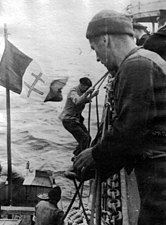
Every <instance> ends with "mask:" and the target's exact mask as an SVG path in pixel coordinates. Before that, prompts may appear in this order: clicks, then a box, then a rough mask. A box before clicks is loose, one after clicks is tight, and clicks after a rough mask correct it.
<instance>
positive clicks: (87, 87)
mask: <svg viewBox="0 0 166 225" xmlns="http://www.w3.org/2000/svg"><path fill="white" fill-rule="evenodd" d="M88 89H89V86H87V85H83V84H80V90H81V92H82V93H85V92H86V91H87V90H88Z"/></svg>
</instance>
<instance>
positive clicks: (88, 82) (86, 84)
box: [80, 77, 92, 87]
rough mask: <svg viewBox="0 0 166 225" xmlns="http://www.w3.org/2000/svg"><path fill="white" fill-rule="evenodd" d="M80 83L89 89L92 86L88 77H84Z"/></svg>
mask: <svg viewBox="0 0 166 225" xmlns="http://www.w3.org/2000/svg"><path fill="white" fill-rule="evenodd" d="M80 83H81V84H83V85H85V86H88V87H91V86H92V81H91V80H90V79H89V78H88V77H82V78H81V79H80Z"/></svg>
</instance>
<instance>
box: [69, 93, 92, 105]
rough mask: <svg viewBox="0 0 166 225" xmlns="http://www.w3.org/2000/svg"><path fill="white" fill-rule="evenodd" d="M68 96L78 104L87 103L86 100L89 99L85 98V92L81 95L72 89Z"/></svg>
mask: <svg viewBox="0 0 166 225" xmlns="http://www.w3.org/2000/svg"><path fill="white" fill-rule="evenodd" d="M70 98H71V100H72V101H73V103H74V104H76V105H80V104H82V103H87V102H89V101H88V100H87V98H86V95H85V93H84V94H83V95H81V96H79V95H78V94H77V92H76V91H75V90H72V91H71V93H70Z"/></svg>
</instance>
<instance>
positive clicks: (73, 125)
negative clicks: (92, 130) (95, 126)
mask: <svg viewBox="0 0 166 225" xmlns="http://www.w3.org/2000/svg"><path fill="white" fill-rule="evenodd" d="M98 93H99V91H98V90H97V91H94V88H93V87H92V82H91V80H90V79H89V78H88V77H82V78H81V79H80V80H79V85H77V86H76V87H73V88H72V89H71V90H70V91H69V93H68V95H67V100H66V104H65V107H64V109H63V111H62V113H61V115H60V119H61V120H62V124H63V126H64V128H65V129H66V130H68V131H69V132H70V133H71V134H72V135H73V136H74V138H75V139H76V140H77V142H78V146H77V148H76V150H75V151H74V152H73V153H74V155H78V154H79V153H80V152H81V151H82V150H84V149H85V148H87V147H88V146H89V143H90V140H91V137H90V135H89V133H88V130H87V128H86V126H85V125H84V117H83V116H82V111H83V110H84V108H85V104H86V103H89V102H90V101H91V99H92V98H93V97H95V96H96V95H97V94H98Z"/></svg>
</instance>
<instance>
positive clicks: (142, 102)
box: [92, 48, 166, 173]
mask: <svg viewBox="0 0 166 225" xmlns="http://www.w3.org/2000/svg"><path fill="white" fill-rule="evenodd" d="M114 101H115V109H116V117H115V119H114V121H113V124H112V130H111V132H109V133H107V134H106V135H105V137H104V140H103V142H102V143H101V144H97V145H96V146H95V147H94V149H93V151H92V155H93V158H94V159H95V161H96V164H97V167H99V168H101V169H102V170H106V171H109V172H112V173H115V172H117V171H119V170H120V169H121V168H122V167H123V166H126V165H127V164H130V163H133V161H134V160H135V159H138V158H139V157H141V158H146V157H149V158H158V157H166V62H165V61H164V60H163V59H162V58H161V57H160V56H159V55H158V54H156V53H154V52H151V51H148V50H145V49H143V48H136V49H134V50H132V51H131V52H130V53H129V55H128V56H127V57H126V58H125V59H124V61H123V62H122V63H121V65H120V68H119V70H118V72H117V74H116V77H115V87H114ZM131 161H132V162H131Z"/></svg>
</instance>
